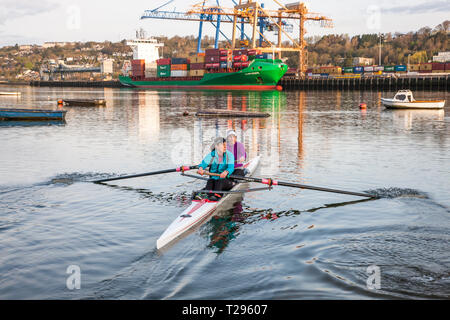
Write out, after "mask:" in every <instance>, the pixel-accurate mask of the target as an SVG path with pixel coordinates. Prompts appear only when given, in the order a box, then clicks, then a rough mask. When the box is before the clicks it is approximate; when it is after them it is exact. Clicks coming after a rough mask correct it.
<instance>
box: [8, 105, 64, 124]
mask: <svg viewBox="0 0 450 320" xmlns="http://www.w3.org/2000/svg"><path fill="white" fill-rule="evenodd" d="M66 112H67V111H64V110H39V109H11V108H0V120H4V121H18V120H26V121H49V120H57V121H62V120H64V118H65V116H66Z"/></svg>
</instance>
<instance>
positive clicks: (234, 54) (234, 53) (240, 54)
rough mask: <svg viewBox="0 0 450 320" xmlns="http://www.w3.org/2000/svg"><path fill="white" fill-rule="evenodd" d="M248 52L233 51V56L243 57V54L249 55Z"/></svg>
mask: <svg viewBox="0 0 450 320" xmlns="http://www.w3.org/2000/svg"><path fill="white" fill-rule="evenodd" d="M247 52H248V50H247V49H238V50H233V56H242V55H243V54H245V55H246V54H247Z"/></svg>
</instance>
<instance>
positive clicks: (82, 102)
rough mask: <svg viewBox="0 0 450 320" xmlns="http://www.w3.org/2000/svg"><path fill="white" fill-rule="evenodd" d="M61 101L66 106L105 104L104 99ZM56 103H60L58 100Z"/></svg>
mask: <svg viewBox="0 0 450 320" xmlns="http://www.w3.org/2000/svg"><path fill="white" fill-rule="evenodd" d="M62 103H63V104H64V105H66V106H80V107H95V106H104V105H106V100H105V99H64V100H62ZM58 104H61V103H60V101H58Z"/></svg>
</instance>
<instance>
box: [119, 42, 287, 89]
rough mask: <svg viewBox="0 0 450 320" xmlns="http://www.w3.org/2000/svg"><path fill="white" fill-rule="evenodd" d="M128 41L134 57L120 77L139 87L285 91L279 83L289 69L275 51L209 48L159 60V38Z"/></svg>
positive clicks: (129, 84) (125, 81)
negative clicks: (144, 55)
mask: <svg viewBox="0 0 450 320" xmlns="http://www.w3.org/2000/svg"><path fill="white" fill-rule="evenodd" d="M127 44H128V45H130V46H131V47H132V48H133V58H134V59H133V60H132V61H131V64H130V65H129V66H128V68H127V69H125V70H124V75H123V76H120V77H119V80H120V82H121V83H122V84H123V85H125V86H129V87H135V88H149V89H203V90H281V89H282V88H281V86H278V85H277V83H278V81H279V80H280V79H281V77H283V75H284V74H285V73H286V71H287V70H288V67H287V65H286V64H284V63H283V62H282V61H281V60H278V59H273V58H274V57H273V55H272V54H270V53H262V52H260V51H258V50H252V49H237V50H231V49H207V50H205V52H204V53H197V54H193V55H190V56H189V57H188V58H183V57H175V58H163V59H160V58H158V59H155V56H159V55H158V49H157V48H158V47H160V46H161V44H158V43H157V42H156V40H147V41H144V40H143V39H136V40H134V41H130V42H128V43H127ZM152 49H153V50H152ZM140 52H145V54H146V55H147V56H146V57H142V56H141V54H140ZM149 55H150V57H149Z"/></svg>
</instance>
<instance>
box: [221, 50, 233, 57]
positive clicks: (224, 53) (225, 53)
mask: <svg viewBox="0 0 450 320" xmlns="http://www.w3.org/2000/svg"><path fill="white" fill-rule="evenodd" d="M228 55H231V50H228V49H220V50H219V56H228Z"/></svg>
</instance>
